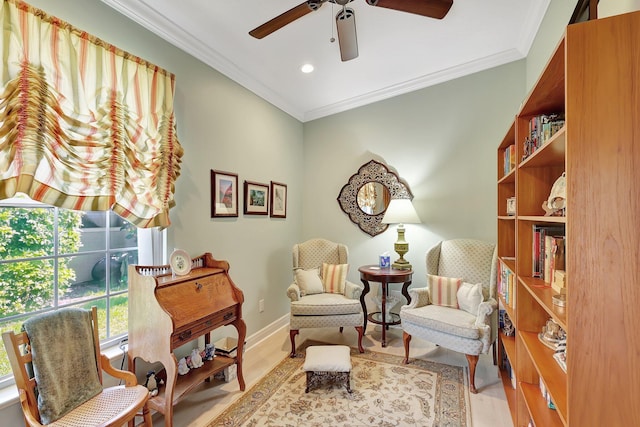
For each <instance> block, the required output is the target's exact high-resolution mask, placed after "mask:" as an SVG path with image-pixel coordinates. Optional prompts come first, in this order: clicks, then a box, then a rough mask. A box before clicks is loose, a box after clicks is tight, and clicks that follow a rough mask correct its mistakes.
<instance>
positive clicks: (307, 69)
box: [300, 64, 313, 74]
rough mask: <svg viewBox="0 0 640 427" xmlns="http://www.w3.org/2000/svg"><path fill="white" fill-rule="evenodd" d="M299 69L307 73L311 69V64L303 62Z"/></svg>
mask: <svg viewBox="0 0 640 427" xmlns="http://www.w3.org/2000/svg"><path fill="white" fill-rule="evenodd" d="M300 71H302V72H303V73H305V74H309V73H311V72H312V71H313V65H311V64H304V65H303V66H302V67H300Z"/></svg>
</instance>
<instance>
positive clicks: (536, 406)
mask: <svg viewBox="0 0 640 427" xmlns="http://www.w3.org/2000/svg"><path fill="white" fill-rule="evenodd" d="M518 386H519V387H520V391H521V392H522V396H523V398H524V402H525V404H526V406H527V409H528V410H529V413H530V414H531V418H534V419H535V420H536V425H540V426H544V427H562V426H563V425H564V423H563V422H562V421H561V420H560V417H559V416H558V414H557V413H556V411H554V410H553V409H549V407H548V406H547V402H546V401H545V400H544V399H543V398H542V396H540V389H539V388H538V386H537V385H533V384H529V383H520V384H518Z"/></svg>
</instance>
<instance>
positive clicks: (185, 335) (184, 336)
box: [178, 331, 191, 341]
mask: <svg viewBox="0 0 640 427" xmlns="http://www.w3.org/2000/svg"><path fill="white" fill-rule="evenodd" d="M189 337H191V331H184V332H183V333H181V334H180V335H178V338H180V341H184V340H186V339H188V338H189Z"/></svg>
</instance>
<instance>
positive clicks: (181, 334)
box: [171, 305, 240, 349]
mask: <svg viewBox="0 0 640 427" xmlns="http://www.w3.org/2000/svg"><path fill="white" fill-rule="evenodd" d="M239 309H240V308H239V305H234V306H231V307H227V308H225V309H224V310H220V311H218V312H216V313H212V314H211V315H209V316H207V317H205V318H203V319H200V320H198V321H195V322H193V323H191V324H189V325H186V326H185V327H183V328H180V329H176V331H175V332H174V333H173V334H171V348H172V349H176V348H177V347H180V346H181V345H184V344H186V343H188V342H189V341H192V340H194V339H196V338H198V337H199V336H201V335H204V334H206V333H208V332H211V331H212V330H214V329H216V328H219V327H220V326H224V325H228V324H229V323H231V322H233V321H234V320H236V319H237V318H238V313H239Z"/></svg>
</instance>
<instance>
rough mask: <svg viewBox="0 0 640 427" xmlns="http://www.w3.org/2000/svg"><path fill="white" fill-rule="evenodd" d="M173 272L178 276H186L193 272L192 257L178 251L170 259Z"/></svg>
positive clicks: (180, 250)
mask: <svg viewBox="0 0 640 427" xmlns="http://www.w3.org/2000/svg"><path fill="white" fill-rule="evenodd" d="M169 265H170V266H171V270H172V271H173V273H174V274H175V275H177V276H184V275H185V274H189V272H190V271H191V257H190V256H189V254H188V253H186V252H185V251H183V250H182V249H176V250H174V251H173V252H172V253H171V257H170V258H169Z"/></svg>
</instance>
